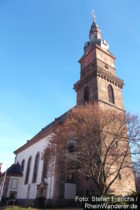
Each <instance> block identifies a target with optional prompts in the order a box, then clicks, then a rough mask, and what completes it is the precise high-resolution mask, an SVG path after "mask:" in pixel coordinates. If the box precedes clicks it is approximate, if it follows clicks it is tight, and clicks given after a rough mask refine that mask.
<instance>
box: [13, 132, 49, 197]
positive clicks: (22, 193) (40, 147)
mask: <svg viewBox="0 0 140 210" xmlns="http://www.w3.org/2000/svg"><path fill="white" fill-rule="evenodd" d="M50 138H51V135H49V136H47V137H45V138H43V139H41V140H40V141H39V142H37V143H35V144H33V145H31V146H30V147H28V148H27V149H25V150H24V151H22V152H20V153H18V154H17V156H16V160H15V162H16V163H17V162H19V164H21V163H22V160H23V159H25V165H24V171H23V177H22V178H21V179H20V181H19V184H18V195H17V198H18V199H26V198H27V191H28V188H30V190H29V191H30V192H29V196H28V198H29V199H35V198H36V194H37V185H38V184H40V182H41V178H42V170H43V160H42V155H43V152H44V149H45V148H46V147H47V145H48V143H49V140H50ZM38 152H39V153H40V160H39V168H38V176H37V182H36V183H32V178H33V170H34V162H35V156H36V154H37V153H38ZM30 156H32V161H31V169H30V174H29V181H28V184H26V185H25V184H24V182H25V176H26V170H27V163H28V159H29V157H30ZM47 181H49V183H48V188H51V190H50V191H51V192H52V191H53V189H52V188H53V182H51V181H50V180H47ZM29 185H30V187H29ZM51 196H53V195H52V193H51Z"/></svg>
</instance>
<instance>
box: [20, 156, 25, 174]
mask: <svg viewBox="0 0 140 210" xmlns="http://www.w3.org/2000/svg"><path fill="white" fill-rule="evenodd" d="M24 166H25V160H24V159H23V160H22V162H21V170H22V172H23V171H24Z"/></svg>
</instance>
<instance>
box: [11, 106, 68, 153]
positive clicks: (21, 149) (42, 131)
mask: <svg viewBox="0 0 140 210" xmlns="http://www.w3.org/2000/svg"><path fill="white" fill-rule="evenodd" d="M70 110H71V109H70ZM70 110H68V111H67V112H65V113H64V114H63V115H61V116H60V117H58V118H55V120H54V121H53V122H51V123H50V124H48V125H47V126H46V127H44V128H43V129H42V130H41V131H39V133H37V134H36V135H35V136H34V137H33V138H32V139H31V140H28V141H27V143H26V144H24V145H23V146H21V147H20V148H18V149H17V150H16V151H14V154H18V153H19V152H21V151H23V150H24V149H26V148H27V147H29V146H31V145H32V144H34V143H36V142H37V141H39V140H41V138H42V136H43V135H44V134H45V133H47V132H48V131H49V129H51V128H53V127H54V126H56V125H57V124H59V123H63V122H64V120H65V118H66V115H67V114H68V112H70Z"/></svg>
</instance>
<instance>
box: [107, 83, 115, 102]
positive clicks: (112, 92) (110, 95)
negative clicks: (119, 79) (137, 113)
mask: <svg viewBox="0 0 140 210" xmlns="http://www.w3.org/2000/svg"><path fill="white" fill-rule="evenodd" d="M108 98H109V102H110V103H113V104H114V103H115V101H114V91H113V88H112V86H111V85H108Z"/></svg>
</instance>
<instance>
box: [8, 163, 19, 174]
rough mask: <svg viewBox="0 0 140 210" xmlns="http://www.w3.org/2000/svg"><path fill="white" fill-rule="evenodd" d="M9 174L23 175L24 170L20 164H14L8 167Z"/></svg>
mask: <svg viewBox="0 0 140 210" xmlns="http://www.w3.org/2000/svg"><path fill="white" fill-rule="evenodd" d="M7 175H8V176H22V175H23V174H22V170H21V167H20V164H19V163H17V164H13V165H11V166H10V167H9V168H8V169H7Z"/></svg>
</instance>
